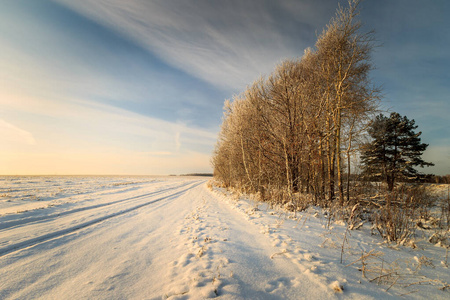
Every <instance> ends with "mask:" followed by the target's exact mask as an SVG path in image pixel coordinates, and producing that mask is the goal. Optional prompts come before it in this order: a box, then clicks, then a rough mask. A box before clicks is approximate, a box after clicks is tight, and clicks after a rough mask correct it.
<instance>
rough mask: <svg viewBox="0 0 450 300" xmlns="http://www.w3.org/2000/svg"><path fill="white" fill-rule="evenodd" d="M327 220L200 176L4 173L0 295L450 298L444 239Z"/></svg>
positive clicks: (316, 211)
mask: <svg viewBox="0 0 450 300" xmlns="http://www.w3.org/2000/svg"><path fill="white" fill-rule="evenodd" d="M326 224H327V218H326V216H324V214H323V213H322V211H321V210H320V209H318V208H310V209H308V210H307V211H305V212H302V213H298V212H297V213H293V212H288V211H286V210H283V209H281V208H273V209H270V208H269V207H267V205H266V204H261V203H257V202H255V201H253V200H251V199H250V198H249V197H241V198H237V197H236V196H232V195H229V194H228V193H227V192H226V191H224V190H221V189H219V188H213V189H212V190H211V189H210V188H208V186H207V179H205V178H201V177H57V176H52V177H1V178H0V278H1V280H0V299H71V298H72V299H167V298H169V299H205V298H219V299H390V298H392V299H396V298H399V297H400V296H401V295H407V297H408V298H412V299H423V298H425V297H428V298H430V299H448V298H449V296H450V294H449V291H447V290H440V289H439V288H440V287H442V286H444V285H445V284H446V283H448V282H450V274H449V271H448V268H447V266H445V254H446V253H445V248H443V247H437V246H434V245H432V244H430V243H429V242H427V241H426V237H425V236H423V237H420V236H419V237H418V238H417V242H416V244H417V248H415V249H413V248H411V247H404V246H398V247H394V246H393V245H388V244H386V243H383V241H382V239H381V238H380V237H379V236H378V235H371V229H370V226H369V225H368V224H364V225H363V226H362V227H361V229H359V230H351V231H348V233H347V240H344V234H345V232H346V225H345V224H340V223H334V224H332V226H331V228H327V226H326ZM342 246H343V247H344V252H343V262H342V263H341V249H342ZM363 254H365V257H366V258H365V259H363V260H361V256H362V255H363ZM362 261H364V266H363V264H362ZM441 261H442V262H443V263H441ZM363 267H364V272H365V274H366V277H367V278H365V277H363V276H362V272H361V271H359V270H358V269H362V268H363ZM380 270H381V271H382V272H384V273H382V274H386V273H387V271H386V270H391V271H392V272H393V273H392V274H394V273H395V274H400V275H401V276H400V277H399V278H397V281H396V282H393V280H391V281H390V280H388V279H389V276H382V277H380V278H377V276H378V277H379V274H380ZM395 278H396V277H395ZM371 279H373V280H371ZM408 285H409V286H408Z"/></svg>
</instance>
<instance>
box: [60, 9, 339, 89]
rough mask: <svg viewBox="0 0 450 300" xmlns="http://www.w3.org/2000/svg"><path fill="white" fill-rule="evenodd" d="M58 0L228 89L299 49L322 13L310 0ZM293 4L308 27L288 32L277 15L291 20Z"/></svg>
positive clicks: (177, 65) (304, 43)
mask: <svg viewBox="0 0 450 300" xmlns="http://www.w3.org/2000/svg"><path fill="white" fill-rule="evenodd" d="M58 2H60V3H63V4H65V5H67V6H68V7H71V8H72V9H75V10H76V11H78V12H80V13H82V14H84V15H86V16H88V17H90V18H92V19H94V20H95V21H97V22H101V23H103V24H105V25H107V26H109V27H111V28H114V29H116V30H117V31H119V32H121V33H122V34H124V35H126V36H127V37H129V38H131V39H133V40H135V41H136V42H137V43H139V44H141V45H142V46H144V47H146V48H147V49H149V50H150V51H152V52H154V53H156V54H157V55H158V56H159V57H161V58H162V59H164V60H165V61H166V62H167V63H169V64H171V65H172V66H175V67H176V68H180V69H182V70H184V71H185V72H187V73H189V74H192V75H194V76H196V77H198V78H201V79H203V80H205V81H207V82H210V83H212V84H214V85H215V86H220V87H223V88H227V89H232V90H239V89H242V88H243V87H244V86H245V85H247V84H249V83H251V82H252V81H253V80H255V79H256V78H257V77H258V76H259V74H264V73H267V72H269V71H270V70H271V69H272V68H273V67H274V64H275V63H278V62H279V61H280V59H282V58H287V57H295V56H299V55H301V54H302V51H303V49H304V48H306V47H307V46H311V45H310V44H308V43H310V42H311V40H310V37H311V35H313V34H314V30H315V29H316V28H317V27H316V26H317V25H319V24H320V25H319V26H323V23H322V19H321V17H322V16H323V15H324V13H323V11H321V6H318V5H315V6H314V5H311V3H312V2H311V1H306V2H305V1H303V2H302V4H295V1H286V0H285V1H281V2H282V4H283V5H280V6H273V5H270V2H265V1H231V2H230V1H164V0H159V1H142V0H131V1H120V0H113V1H97V0H81V1H68V0H58ZM310 2H311V3H310ZM314 3H315V2H314ZM293 6H294V7H293ZM293 8H295V9H296V11H295V12H296V13H297V15H296V16H295V17H296V19H295V18H294V20H297V21H298V22H302V25H303V28H305V29H308V30H306V31H304V32H302V31H301V30H298V27H297V30H296V31H295V32H294V31H292V32H290V30H291V29H292V28H291V27H290V26H291V25H292V24H288V23H284V22H283V16H289V19H290V22H291V23H292V22H293V21H292V17H293V11H291V9H293ZM333 9H334V8H333ZM312 16H314V18H313V17H312ZM327 17H328V16H327ZM290 34H297V35H298V36H296V38H295V39H293V38H292V36H290ZM293 41H295V42H293Z"/></svg>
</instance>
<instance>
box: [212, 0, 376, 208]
mask: <svg viewBox="0 0 450 300" xmlns="http://www.w3.org/2000/svg"><path fill="white" fill-rule="evenodd" d="M358 2H359V1H355V0H352V1H349V6H348V7H347V8H343V7H339V8H338V9H337V12H336V15H335V17H334V18H333V19H331V21H330V23H329V24H328V25H327V26H326V28H325V29H324V30H323V32H322V33H321V34H320V36H319V37H318V39H317V42H316V44H315V47H314V48H309V49H306V50H305V53H304V55H303V56H302V57H301V58H300V59H292V60H286V61H284V62H282V63H281V64H280V65H278V66H277V67H276V69H275V70H274V71H273V72H272V74H270V75H269V76H268V77H267V78H260V79H258V80H257V81H255V82H254V83H253V84H252V85H251V86H249V87H248V88H247V89H246V91H244V92H243V93H242V94H240V95H237V96H235V97H234V98H233V101H226V102H225V107H224V110H225V112H224V118H223V124H222V127H221V131H220V133H219V139H218V142H217V145H216V148H215V151H214V154H213V157H212V165H213V167H214V176H215V177H216V178H217V179H218V180H220V181H222V182H223V183H224V184H225V185H226V186H231V187H234V188H238V189H241V190H245V191H247V192H255V193H258V192H259V193H261V194H264V193H265V191H267V190H268V189H284V190H285V191H286V192H287V193H295V192H305V193H311V194H313V195H314V196H315V197H316V198H325V197H326V198H328V199H329V200H334V199H339V201H340V202H343V201H344V195H345V194H347V195H348V194H349V193H348V191H347V193H346V192H345V189H348V188H349V182H345V178H344V172H345V173H346V174H347V176H346V177H347V178H350V176H348V175H349V174H350V171H351V161H352V159H351V158H352V155H353V154H354V151H355V149H356V144H357V141H358V138H359V136H360V134H361V133H362V132H363V131H364V129H365V127H366V126H367V123H368V121H369V119H370V116H371V114H372V113H373V112H374V111H375V110H376V108H377V103H378V100H379V97H380V90H379V89H378V88H377V87H375V86H373V84H372V82H371V79H370V77H369V72H370V70H372V69H373V65H372V63H371V60H370V58H371V53H372V50H373V48H374V46H375V44H374V36H373V32H372V31H369V32H365V33H360V31H361V27H362V24H361V22H360V21H359V20H357V16H358V9H357V7H358ZM344 160H345V162H344ZM344 166H346V168H347V170H345V171H344ZM336 193H337V195H336Z"/></svg>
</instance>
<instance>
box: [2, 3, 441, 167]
mask: <svg viewBox="0 0 450 300" xmlns="http://www.w3.org/2000/svg"><path fill="white" fill-rule="evenodd" d="M337 3H338V1H332V0H326V1H314V0H307V1H294V0H282V1H256V0H255V1H246V0H242V1H208V0H197V1H190V0H184V1H164V0H159V1H145V0H129V1H120V0H108V1H106V0H105V1H98V0H78V1H70V0H55V1H49V0H47V1H44V0H34V1H26V0H14V1H8V0H0V105H1V106H0V137H1V138H2V141H3V142H2V143H1V145H0V174H171V173H186V172H209V171H211V166H210V163H209V160H210V155H211V152H212V150H213V147H214V143H215V140H216V136H217V133H218V131H219V128H220V124H221V116H222V106H223V102H224V100H225V99H227V98H231V97H232V96H233V94H236V93H239V92H241V91H243V90H244V89H245V87H246V86H247V85H248V84H251V83H252V82H253V81H254V80H255V79H257V78H258V77H259V76H260V75H264V74H268V73H270V72H271V71H272V69H273V68H274V66H275V65H276V64H278V63H279V62H281V61H282V60H283V59H286V58H294V57H300V56H301V55H302V53H303V51H304V49H305V48H307V47H312V46H314V43H315V41H316V38H317V34H319V33H320V32H321V31H322V29H323V28H324V26H325V25H326V24H327V23H328V22H329V20H330V18H331V17H332V16H333V15H334V13H335V10H336V7H337ZM343 4H345V3H343ZM449 13H450V2H448V1H445V0H443V1H437V0H433V1H425V0H412V1H406V0H404V1H401V0H396V1H388V0H385V1H384V0H383V1H376V0H366V1H363V2H362V4H361V18H362V20H363V21H364V22H365V23H366V25H365V26H366V27H367V28H368V29H374V30H375V31H376V37H377V39H378V40H379V43H380V44H382V46H381V47H378V48H376V49H375V52H374V54H373V63H374V64H375V66H376V67H377V69H376V70H374V71H373V73H372V77H373V80H374V82H375V83H376V84H378V85H382V86H383V88H384V89H383V93H384V99H383V102H382V107H383V109H386V110H387V109H390V110H392V111H397V112H399V113H400V114H402V115H407V116H408V117H409V118H410V119H415V120H416V123H417V125H419V130H421V131H422V132H423V135H422V141H424V142H426V143H429V144H430V146H429V149H428V150H427V152H426V154H425V158H426V159H427V160H429V161H432V162H434V163H436V166H435V167H433V168H428V169H427V171H429V172H435V173H437V174H447V173H450V121H449V118H448V116H447V115H448V114H449V113H450V101H449V95H450V87H449V83H450V78H449V77H450V76H449V73H448V69H449V68H450V57H449V55H448V49H450V21H448V18H447V15H448V14H449Z"/></svg>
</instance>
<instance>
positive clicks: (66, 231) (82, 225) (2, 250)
mask: <svg viewBox="0 0 450 300" xmlns="http://www.w3.org/2000/svg"><path fill="white" fill-rule="evenodd" d="M203 183H204V182H203V181H201V182H196V183H192V182H189V183H188V184H190V186H189V187H187V188H185V189H183V190H181V191H178V192H175V193H173V194H170V195H167V196H164V197H161V198H158V199H155V200H152V201H150V202H145V203H142V204H139V205H136V206H133V207H130V208H127V209H123V210H120V211H118V212H115V213H111V214H108V215H105V216H102V217H97V218H95V219H92V220H89V221H86V222H83V223H80V224H77V225H75V226H71V227H68V228H65V229H61V230H57V231H54V232H50V233H47V234H44V235H41V236H38V237H35V238H31V239H28V240H25V241H22V242H19V243H16V244H11V245H8V246H6V247H3V248H0V257H2V256H5V255H7V254H9V253H12V252H15V251H19V250H22V249H24V248H28V247H31V246H34V245H36V244H40V243H43V242H46V241H48V240H51V239H55V238H58V237H61V236H64V235H67V234H69V233H72V232H75V231H78V230H80V229H83V228H86V227H89V226H92V225H95V224H97V223H100V222H102V221H105V220H108V219H111V218H114V217H117V216H120V215H123V214H126V213H129V212H132V211H134V210H137V209H139V208H142V207H145V206H148V205H150V204H153V203H157V202H160V201H162V200H171V199H175V198H177V197H178V196H180V195H181V194H183V193H185V192H187V191H189V190H191V189H193V188H195V187H197V186H199V185H201V184H203ZM186 185H187V184H186ZM186 185H181V186H179V187H175V188H172V189H178V188H181V187H184V186H186ZM150 194H152V193H150ZM145 196H148V195H147V194H146V195H143V197H145ZM136 198H142V197H138V196H136V197H131V198H129V199H127V200H130V199H136Z"/></svg>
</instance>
